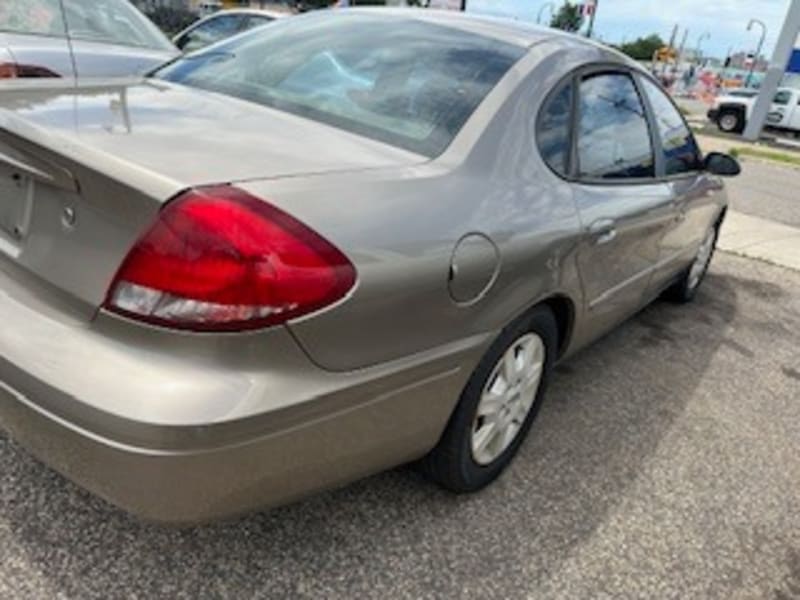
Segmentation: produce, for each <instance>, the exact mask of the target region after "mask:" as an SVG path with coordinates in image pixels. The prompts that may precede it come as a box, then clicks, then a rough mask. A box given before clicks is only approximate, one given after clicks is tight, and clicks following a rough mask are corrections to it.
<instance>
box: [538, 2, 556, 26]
mask: <svg viewBox="0 0 800 600" xmlns="http://www.w3.org/2000/svg"><path fill="white" fill-rule="evenodd" d="M545 8H549V9H550V15H551V16H552V15H553V14H554V13H555V11H556V5H555V3H553V2H545V3H544V4H542V7H541V8H540V9H539V14H538V15H537V16H536V24H537V25H541V24H542V14H543V13H544V9H545Z"/></svg>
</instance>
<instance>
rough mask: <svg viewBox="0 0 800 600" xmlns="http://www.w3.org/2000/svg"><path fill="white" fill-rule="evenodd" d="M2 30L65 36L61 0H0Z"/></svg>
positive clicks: (0, 24)
mask: <svg viewBox="0 0 800 600" xmlns="http://www.w3.org/2000/svg"><path fill="white" fill-rule="evenodd" d="M0 31H8V32H12V33H27V34H34V35H50V36H58V37H64V35H65V27H64V19H63V15H62V13H61V6H60V4H59V0H0Z"/></svg>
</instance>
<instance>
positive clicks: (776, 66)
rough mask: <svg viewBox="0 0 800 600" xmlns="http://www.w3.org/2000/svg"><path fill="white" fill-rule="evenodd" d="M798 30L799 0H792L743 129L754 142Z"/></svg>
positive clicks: (799, 20)
mask: <svg viewBox="0 0 800 600" xmlns="http://www.w3.org/2000/svg"><path fill="white" fill-rule="evenodd" d="M798 32H800V0H792V1H791V3H790V4H789V12H788V13H787V14H786V19H785V20H784V22H783V29H782V30H781V34H780V36H779V37H778V43H777V44H776V45H775V51H774V52H773V53H772V60H771V61H770V63H769V67H768V68H767V74H766V75H765V77H764V83H763V84H761V92H760V93H759V94H758V99H757V100H756V104H755V106H754V107H753V114H752V115H751V116H750V119H749V121H748V122H747V127H746V128H745V130H744V139H746V140H748V141H751V142H755V141H756V140H758V138H759V136H760V135H761V130H762V129H763V128H764V123H765V121H766V120H767V113H768V112H769V107H770V106H771V105H772V98H773V97H774V96H775V92H776V91H777V90H778V86H779V85H780V83H781V79H783V76H784V74H785V73H786V65H788V64H789V60H790V59H791V57H792V51H793V50H794V43H795V40H797V33H798Z"/></svg>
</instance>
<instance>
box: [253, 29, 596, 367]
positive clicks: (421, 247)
mask: <svg viewBox="0 0 800 600" xmlns="http://www.w3.org/2000/svg"><path fill="white" fill-rule="evenodd" d="M555 46H557V45H555ZM557 50H558V48H557V47H554V46H551V45H549V44H543V45H542V46H541V47H535V48H533V49H532V50H531V51H530V55H529V56H528V57H527V58H525V59H523V61H522V62H521V63H520V64H518V65H517V67H515V69H514V72H512V73H510V74H509V76H507V77H506V79H505V80H504V81H503V82H501V83H500V84H499V85H498V88H497V89H495V90H494V92H492V94H491V95H490V96H489V97H488V98H487V99H486V100H485V101H484V103H483V104H482V105H481V107H480V108H479V109H478V111H477V112H476V114H475V115H473V117H472V119H471V120H470V122H469V123H468V124H467V126H466V127H465V128H464V130H462V132H461V133H460V134H459V136H458V138H457V139H456V140H455V141H454V143H453V144H452V146H451V147H450V149H449V150H448V151H447V152H446V153H445V154H444V155H442V156H441V157H439V158H438V159H436V160H434V161H432V162H430V163H427V164H423V165H421V166H416V167H411V168H406V169H404V170H402V171H397V170H391V171H388V170H387V171H371V172H362V173H356V174H349V175H338V176H325V177H312V178H303V179H302V180H298V179H283V180H273V181H260V182H250V183H248V184H246V185H245V187H246V189H247V190H248V191H250V192H252V193H254V194H255V195H257V196H260V197H263V198H266V199H268V200H270V201H271V202H274V203H275V204H277V205H279V206H281V207H282V208H283V209H285V210H287V211H288V212H290V213H291V214H293V215H295V216H297V217H299V218H300V219H301V220H302V221H304V222H305V223H306V224H308V225H310V226H311V227H312V228H314V229H315V230H316V231H318V232H320V233H321V234H322V235H324V236H326V237H327V238H328V239H329V240H331V241H332V242H333V243H334V244H336V245H337V246H338V247H339V248H341V249H342V250H343V251H344V252H345V254H347V255H348V256H349V257H350V259H351V260H352V261H353V263H354V264H355V266H356V269H357V270H358V283H357V286H356V288H355V290H354V291H353V292H352V294H351V296H350V297H349V298H347V299H346V300H344V301H343V302H341V303H340V304H339V305H338V306H335V307H333V308H331V309H329V310H327V311H325V312H322V313H318V314H315V315H311V316H309V317H307V318H304V319H300V320H297V321H295V322H293V323H292V324H291V326H290V328H291V331H292V332H293V333H294V335H295V336H296V337H297V339H298V341H299V342H300V343H301V344H302V346H303V347H304V348H305V349H306V351H307V352H308V353H309V355H310V356H311V357H312V359H313V360H314V361H315V362H317V363H318V364H319V365H321V366H323V367H324V368H327V369H331V370H349V369H357V368H362V367H365V366H368V365H372V364H375V363H379V362H385V361H389V360H392V359H396V358H399V357H403V356H407V355H410V354H413V353H417V352H420V351H423V350H426V349H429V348H433V347H436V346H440V345H444V344H447V343H449V342H453V341H456V340H460V339H465V338H468V337H469V336H471V335H475V334H483V333H488V332H499V331H500V330H501V329H502V328H503V327H504V326H505V325H507V324H508V323H510V322H511V321H512V320H513V319H514V318H515V317H517V316H519V315H520V314H522V313H523V312H524V311H525V310H527V309H528V308H530V307H531V306H532V305H534V304H535V303H536V302H537V301H538V300H541V299H543V298H547V297H549V296H551V295H555V294H559V295H565V296H567V297H569V298H572V299H574V301H575V303H576V304H580V298H581V291H580V284H579V279H578V276H577V270H576V261H575V250H576V248H577V241H578V238H579V236H580V232H581V224H580V221H579V218H578V215H577V212H576V208H575V204H574V200H573V198H572V191H571V188H570V186H569V185H567V184H566V183H564V182H563V181H562V180H561V179H559V178H558V177H557V176H555V175H554V174H553V173H552V172H551V171H550V170H549V169H548V167H547V166H546V165H545V164H544V163H543V162H542V160H541V159H540V158H539V155H538V151H537V149H536V141H535V140H536V137H535V124H536V115H537V113H538V107H539V105H540V104H541V102H542V100H543V97H544V93H545V92H546V91H547V90H550V89H551V88H552V86H553V85H554V84H555V83H556V82H557V81H558V80H559V79H560V77H561V76H563V75H564V74H566V72H567V70H565V69H569V68H570V65H571V64H573V63H574V64H577V63H578V62H579V61H580V60H582V58H583V57H582V56H581V53H580V52H579V53H578V55H577V56H572V55H570V54H569V53H567V52H562V53H559V52H557ZM470 233H480V234H482V235H483V236H485V237H487V238H489V239H490V240H492V242H493V243H494V245H495V246H496V248H497V249H498V253H499V264H498V273H497V276H496V278H495V280H494V284H493V285H492V286H491V288H490V289H489V290H488V292H487V293H485V295H483V296H482V297H481V298H479V299H478V300H476V301H474V302H469V303H458V302H455V301H454V300H453V298H451V295H450V292H449V289H448V278H449V276H450V264H451V257H452V255H453V251H454V249H455V247H456V244H457V242H458V241H459V240H460V239H461V238H462V237H463V236H465V235H466V234H470Z"/></svg>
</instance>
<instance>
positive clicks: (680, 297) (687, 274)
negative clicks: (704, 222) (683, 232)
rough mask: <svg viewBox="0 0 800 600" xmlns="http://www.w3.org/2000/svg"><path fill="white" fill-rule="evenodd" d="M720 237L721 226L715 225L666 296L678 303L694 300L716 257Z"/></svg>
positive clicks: (665, 293)
mask: <svg viewBox="0 0 800 600" xmlns="http://www.w3.org/2000/svg"><path fill="white" fill-rule="evenodd" d="M718 237H719V226H718V225H714V226H713V227H711V228H710V229H709V230H708V232H707V233H706V235H705V237H704V238H703V241H702V242H701V243H700V247H699V248H698V250H697V255H696V256H695V258H694V260H693V261H692V264H691V265H689V267H688V268H687V269H686V270H685V271H684V273H683V275H681V278H680V279H679V280H678V282H677V283H675V284H674V285H673V286H672V287H670V288H669V289H667V291H666V292H664V296H665V298H667V299H668V300H671V301H673V302H677V303H678V304H685V303H687V302H691V301H692V300H694V298H695V296H696V295H697V290H698V289H700V284H701V283H703V280H704V279H705V276H706V273H708V268H709V266H710V265H711V259H712V258H713V257H714V250H715V249H716V247H717V238H718Z"/></svg>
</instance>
